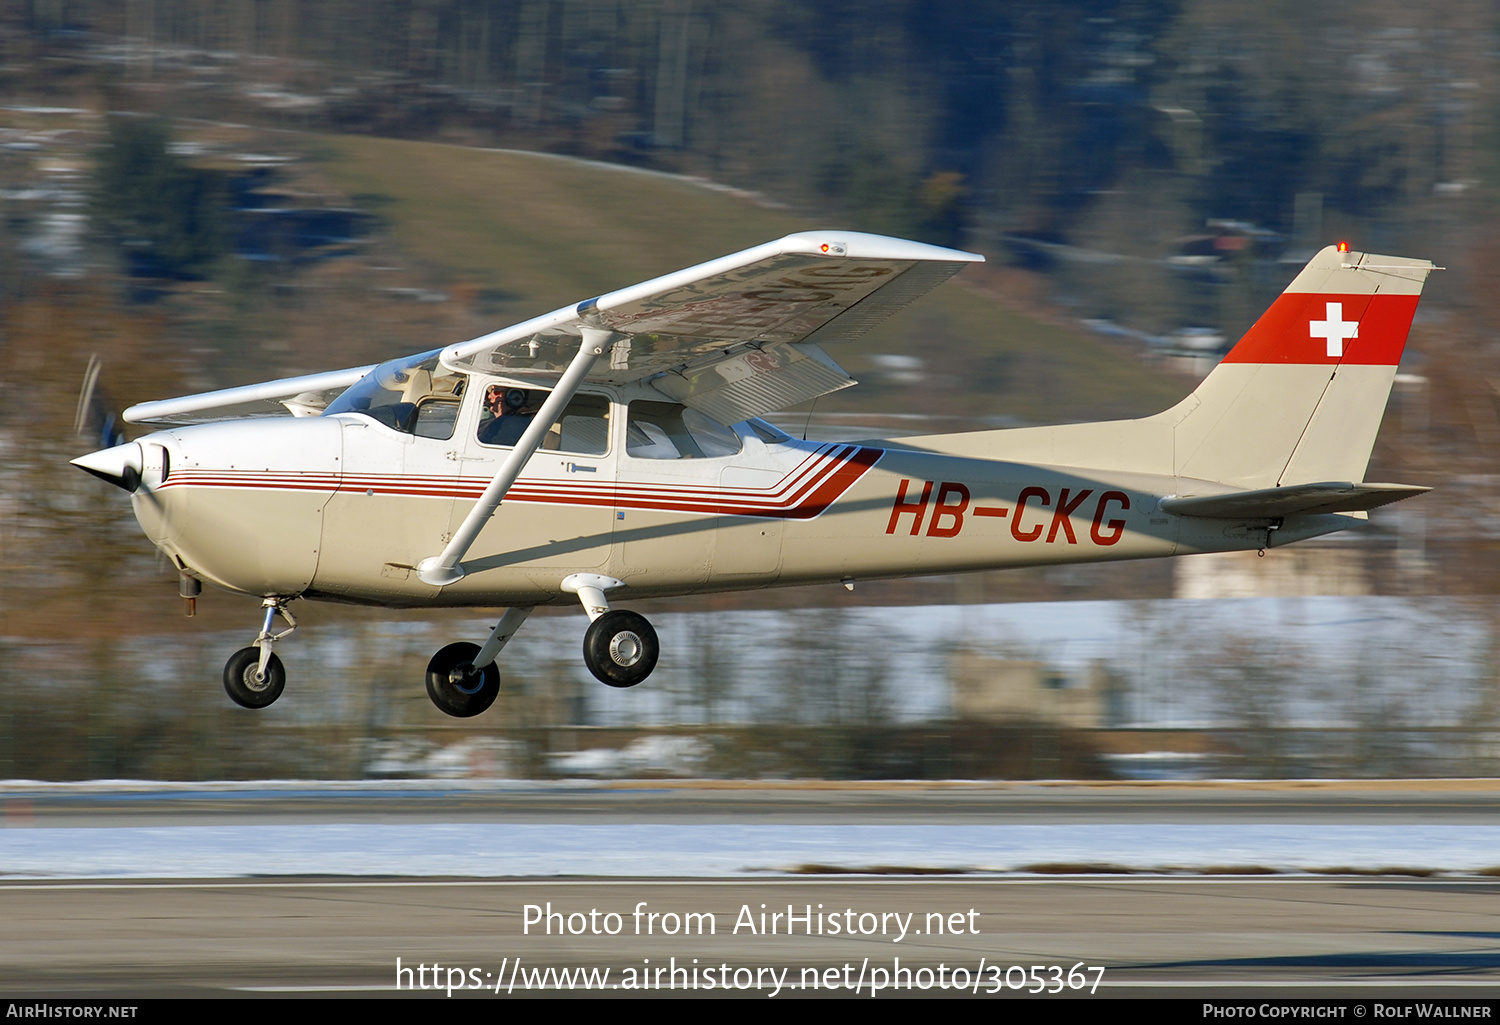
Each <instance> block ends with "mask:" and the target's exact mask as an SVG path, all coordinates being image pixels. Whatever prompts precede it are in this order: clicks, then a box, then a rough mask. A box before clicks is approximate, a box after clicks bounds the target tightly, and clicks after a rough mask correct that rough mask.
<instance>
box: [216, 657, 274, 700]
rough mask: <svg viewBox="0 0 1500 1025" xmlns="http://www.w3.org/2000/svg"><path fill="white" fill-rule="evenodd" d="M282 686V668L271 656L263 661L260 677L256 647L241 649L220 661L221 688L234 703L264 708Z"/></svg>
mask: <svg viewBox="0 0 1500 1025" xmlns="http://www.w3.org/2000/svg"><path fill="white" fill-rule="evenodd" d="M285 689H286V669H285V668H284V667H283V666H282V664H281V659H279V658H277V657H276V656H275V655H272V656H271V657H270V659H268V660H267V661H266V674H265V676H261V674H260V649H259V648H241V649H240V650H239V651H236V652H235V653H234V654H233V655H231V656H229V661H228V662H226V663H224V691H225V692H226V693H227V694H228V695H229V697H230V700H232V701H233V702H234V703H235V704H237V705H242V706H244V707H245V708H265V707H266V706H267V705H269V704H271V703H272V702H273V701H275V700H276V699H277V698H279V697H281V692H282V691H283V690H285Z"/></svg>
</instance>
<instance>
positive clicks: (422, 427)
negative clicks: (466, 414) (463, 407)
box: [323, 352, 468, 441]
mask: <svg viewBox="0 0 1500 1025" xmlns="http://www.w3.org/2000/svg"><path fill="white" fill-rule="evenodd" d="M467 383H468V378H467V377H466V376H465V375H463V374H454V373H451V372H450V371H449V370H448V369H447V368H446V367H443V366H441V365H440V364H439V363H438V356H437V352H430V353H422V354H421V355H418V356H408V357H406V358H405V359H398V360H391V361H390V362H389V363H382V364H381V365H380V366H378V367H376V368H375V369H374V370H372V371H370V372H369V373H368V374H366V375H365V376H364V377H362V378H361V379H360V380H359V381H358V382H356V383H355V384H354V385H353V386H351V387H350V388H349V389H348V390H347V391H345V392H344V394H342V395H340V396H339V397H338V398H336V399H334V400H333V401H332V402H331V403H329V404H328V408H327V409H326V410H324V411H323V415H324V416H333V415H334V414H336V413H363V414H364V415H365V416H368V417H370V418H371V419H372V420H375V421H377V422H378V423H382V424H384V425H385V426H387V427H389V428H391V429H392V430H396V431H401V432H402V433H405V434H414V435H416V436H417V437H419V438H433V439H436V440H439V441H447V440H448V439H450V438H452V437H453V431H454V429H455V428H456V427H457V425H458V407H459V402H460V401H461V400H462V398H463V394H464V386H465V385H466V384H467Z"/></svg>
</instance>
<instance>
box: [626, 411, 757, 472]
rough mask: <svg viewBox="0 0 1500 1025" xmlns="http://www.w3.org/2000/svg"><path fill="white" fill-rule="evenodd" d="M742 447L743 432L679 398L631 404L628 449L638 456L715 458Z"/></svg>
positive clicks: (627, 424) (727, 454)
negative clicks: (685, 403)
mask: <svg viewBox="0 0 1500 1025" xmlns="http://www.w3.org/2000/svg"><path fill="white" fill-rule="evenodd" d="M739 450H740V436H739V435H738V434H736V433H734V431H732V430H730V429H729V428H728V427H725V426H724V425H723V424H721V423H719V422H718V421H717V420H714V419H713V418H711V417H709V416H706V415H704V414H703V413H700V412H698V410H696V409H689V408H688V407H686V406H684V405H681V404H680V403H676V402H647V401H639V402H632V403H631V404H630V412H629V415H628V416H627V418H626V422H625V451H626V452H627V453H628V454H629V455H631V456H634V457H635V458H636V459H712V458H714V457H716V456H732V455H735V454H736V453H738V452H739Z"/></svg>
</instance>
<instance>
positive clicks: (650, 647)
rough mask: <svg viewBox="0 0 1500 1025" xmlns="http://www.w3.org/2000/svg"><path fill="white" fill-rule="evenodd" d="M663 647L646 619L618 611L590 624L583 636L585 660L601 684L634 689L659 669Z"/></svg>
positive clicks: (631, 613)
mask: <svg viewBox="0 0 1500 1025" xmlns="http://www.w3.org/2000/svg"><path fill="white" fill-rule="evenodd" d="M660 654H661V644H660V643H659V642H658V641H657V639H656V631H655V630H653V629H652V628H651V624H650V623H648V622H647V621H646V617H645V616H642V615H639V614H637V613H634V612H626V611H625V610H624V609H617V610H616V611H614V612H606V613H605V614H604V615H602V616H600V617H599V618H598V619H596V620H594V621H593V622H592V623H590V624H589V631H588V633H586V634H584V635H583V661H584V664H585V665H587V666H588V667H589V672H591V673H593V674H594V676H595V677H597V678H598V680H599V682H601V683H607V684H609V685H610V686H611V687H634V686H635V685H636V684H638V683H640V682H641V681H642V680H644V679H645V678H646V677H648V676H650V675H651V670H653V669H655V668H656V659H657V656H658V655H660Z"/></svg>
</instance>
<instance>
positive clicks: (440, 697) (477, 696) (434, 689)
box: [427, 641, 500, 719]
mask: <svg viewBox="0 0 1500 1025" xmlns="http://www.w3.org/2000/svg"><path fill="white" fill-rule="evenodd" d="M477 654H479V645H477V644H470V643H468V642H467V641H459V642H457V643H455V644H450V645H448V646H447V647H446V648H443V649H442V650H441V651H439V652H438V653H437V654H436V655H434V656H432V661H431V662H428V663H427V696H428V697H430V698H431V699H432V703H433V704H434V705H437V706H438V708H439V709H441V710H442V711H444V712H446V713H448V714H449V715H451V716H454V717H455V718H459V719H467V718H469V717H470V716H472V715H478V714H479V713H480V712H483V711H484V710H485V709H486V708H489V707H490V706H491V705H493V704H494V703H495V697H496V696H497V695H498V694H499V693H500V670H499V669H498V668H497V667H496V666H495V663H493V662H491V663H490V664H489V665H487V666H485V667H484V668H483V669H475V668H474V656H475V655H477Z"/></svg>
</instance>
